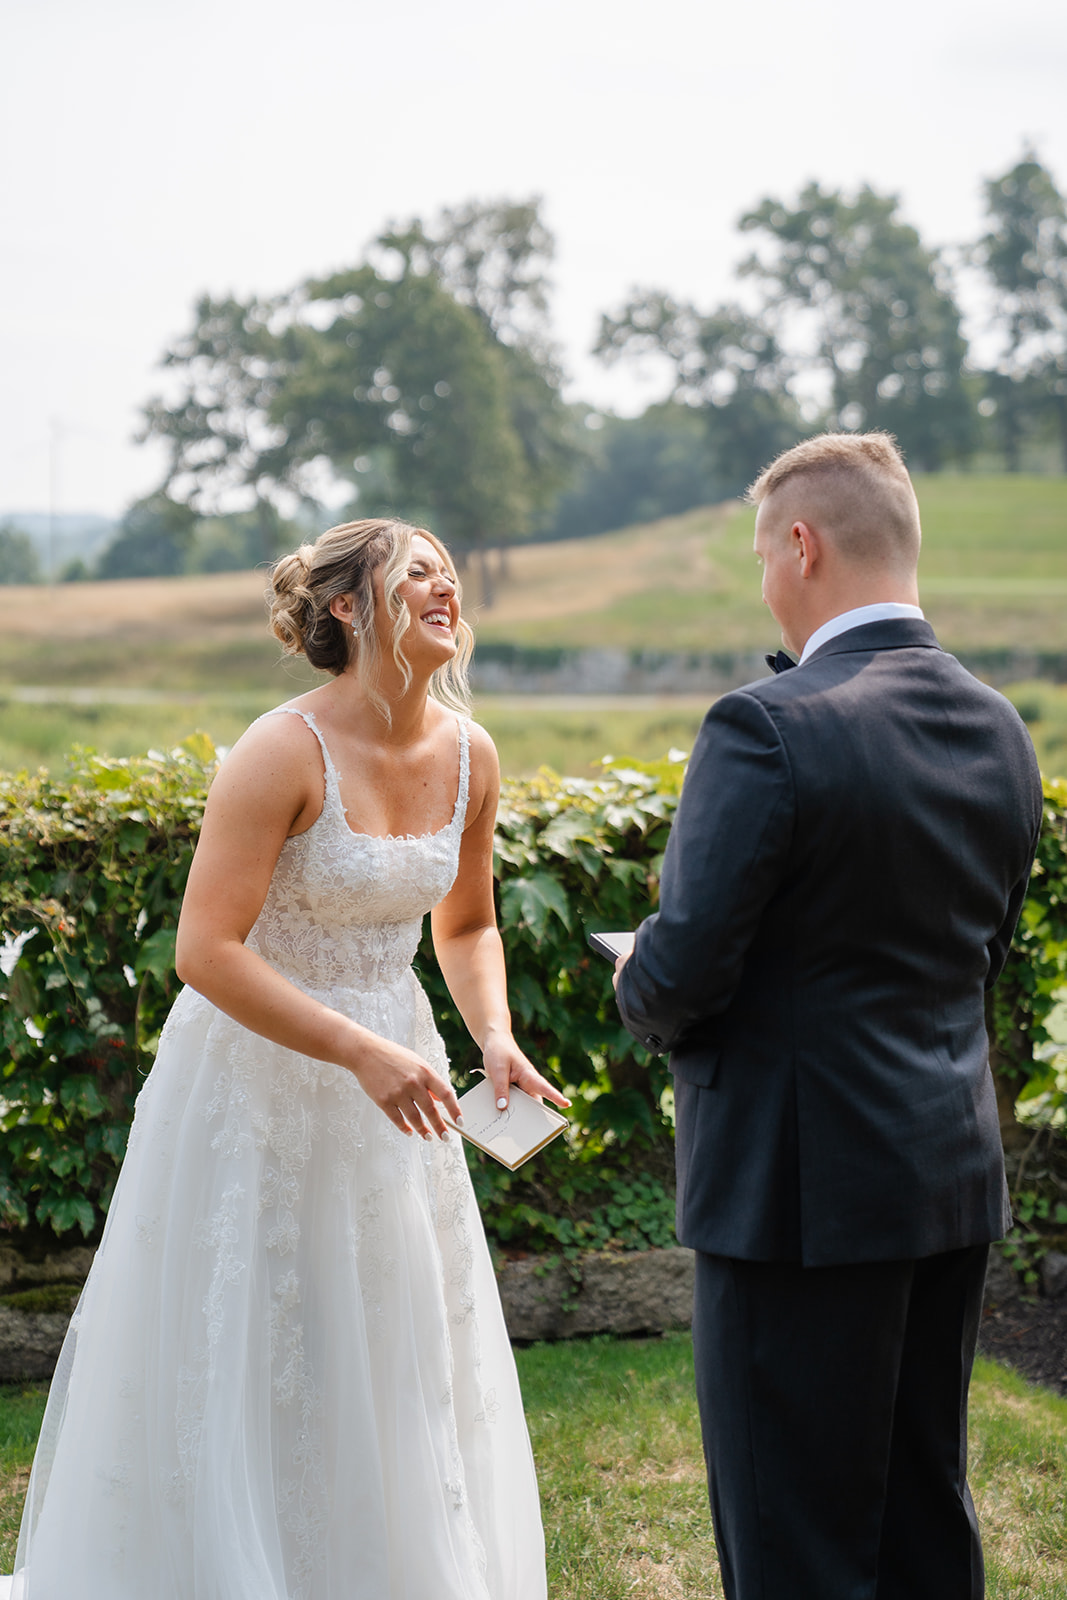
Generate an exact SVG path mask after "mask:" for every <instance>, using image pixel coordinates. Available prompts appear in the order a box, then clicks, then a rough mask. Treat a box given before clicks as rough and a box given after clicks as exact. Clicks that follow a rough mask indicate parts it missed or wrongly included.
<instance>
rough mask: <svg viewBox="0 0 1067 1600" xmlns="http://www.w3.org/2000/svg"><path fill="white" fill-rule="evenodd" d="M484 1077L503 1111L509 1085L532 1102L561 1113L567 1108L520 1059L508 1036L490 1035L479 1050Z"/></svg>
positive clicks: (552, 1088) (555, 1091)
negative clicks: (556, 1108)
mask: <svg viewBox="0 0 1067 1600" xmlns="http://www.w3.org/2000/svg"><path fill="white" fill-rule="evenodd" d="M482 1064H483V1066H484V1067H485V1075H486V1077H487V1078H488V1079H489V1082H490V1083H491V1084H492V1085H493V1093H494V1095H495V1096H496V1103H497V1105H498V1106H499V1107H500V1108H501V1110H503V1108H504V1106H506V1105H507V1102H508V1096H509V1094H510V1091H511V1086H512V1084H514V1085H515V1087H516V1088H518V1089H522V1090H524V1091H525V1092H526V1094H529V1095H533V1097H534V1099H536V1100H551V1101H552V1103H553V1105H557V1106H561V1107H563V1108H564V1109H565V1108H566V1107H567V1106H569V1105H570V1101H569V1100H568V1099H567V1097H566V1095H563V1094H560V1092H559V1090H558V1089H557V1088H555V1086H554V1085H553V1084H551V1083H549V1081H548V1079H547V1078H543V1077H542V1076H541V1074H540V1073H539V1072H538V1070H537V1068H536V1067H535V1066H534V1065H533V1062H532V1061H530V1059H529V1058H528V1057H527V1056H524V1055H523V1053H522V1051H521V1050H520V1049H519V1047H518V1045H517V1044H516V1043H515V1040H514V1039H513V1038H512V1036H511V1034H510V1033H507V1034H491V1035H490V1036H489V1037H488V1038H487V1039H486V1042H485V1046H484V1048H483V1050H482Z"/></svg>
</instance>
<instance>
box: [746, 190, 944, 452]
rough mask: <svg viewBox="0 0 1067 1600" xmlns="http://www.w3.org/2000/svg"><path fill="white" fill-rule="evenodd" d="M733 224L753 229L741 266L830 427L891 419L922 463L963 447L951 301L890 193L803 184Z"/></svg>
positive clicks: (935, 261) (884, 424)
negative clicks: (791, 198) (816, 389)
mask: <svg viewBox="0 0 1067 1600" xmlns="http://www.w3.org/2000/svg"><path fill="white" fill-rule="evenodd" d="M741 229H742V231H743V232H746V233H751V234H754V235H756V236H757V248H756V250H755V251H754V252H753V254H752V255H751V256H750V257H749V258H748V260H747V261H745V262H744V263H743V264H742V266H741V272H742V275H743V276H746V277H749V278H751V279H753V280H754V281H755V282H756V283H757V284H758V285H759V286H760V289H761V291H762V293H763V295H764V296H765V311H764V315H765V316H766V317H767V319H768V320H769V321H770V323H771V325H772V326H773V327H774V328H775V329H776V331H777V333H778V336H779V338H780V339H781V340H782V341H783V343H784V342H786V341H787V340H788V341H789V342H790V343H792V345H793V348H794V350H795V351H796V352H797V357H798V366H799V364H800V357H801V355H802V354H806V355H807V357H808V360H807V361H806V362H805V363H804V365H805V367H806V368H807V372H808V374H809V375H811V374H813V373H819V372H820V371H821V375H822V377H823V379H824V382H825V384H826V385H827V387H828V389H829V393H828V395H827V396H826V401H827V402H828V405H827V412H826V415H825V421H826V423H827V424H828V425H829V426H831V427H844V428H863V427H865V428H872V427H877V428H887V429H888V430H889V431H890V432H891V433H895V434H896V436H897V438H898V439H899V440H900V443H901V445H902V446H903V448H904V450H905V451H906V453H907V456H908V459H909V460H910V461H911V463H912V465H913V466H915V467H919V468H922V469H924V470H926V471H932V470H934V469H936V468H938V467H940V466H943V465H944V464H945V463H946V462H948V461H952V460H958V459H961V458H964V457H966V456H967V455H968V454H970V452H971V451H972V450H973V448H974V418H973V411H972V408H971V404H970V400H969V397H968V395H967V392H966V388H965V385H964V377H963V361H964V357H965V355H966V353H967V346H966V342H965V340H964V338H963V335H962V333H961V332H960V311H959V307H958V306H957V305H956V301H955V299H954V297H953V294H952V290H951V287H950V285H949V282H948V278H947V274H946V273H945V271H944V269H943V268H942V266H941V264H940V261H939V258H938V256H937V254H936V253H935V252H934V251H931V250H929V249H927V248H926V246H925V245H924V244H923V243H922V241H921V239H920V238H919V235H918V233H917V232H916V230H915V229H914V228H913V227H912V226H911V225H910V224H909V223H906V222H904V221H903V220H902V219H901V217H900V215H899V203H898V201H897V199H896V198H895V197H894V196H892V195H880V194H877V193H876V192H875V191H874V190H873V189H871V188H870V187H868V186H867V185H866V184H865V185H864V186H863V188H861V189H860V190H859V191H858V192H857V194H856V195H855V196H854V197H852V198H851V199H850V198H848V197H847V196H845V195H843V194H841V193H840V192H839V191H838V190H831V189H822V188H820V186H819V185H818V184H817V183H811V184H808V186H807V187H806V188H805V189H804V190H803V191H802V193H801V195H800V197H799V199H798V200H797V203H796V205H795V206H793V207H792V208H790V207H789V206H787V205H785V204H784V203H783V202H782V201H780V200H775V199H766V200H763V201H762V202H761V203H760V205H758V206H757V207H756V209H755V210H754V211H750V212H748V213H747V214H746V215H745V216H743V217H742V218H741ZM820 398H821V397H820Z"/></svg>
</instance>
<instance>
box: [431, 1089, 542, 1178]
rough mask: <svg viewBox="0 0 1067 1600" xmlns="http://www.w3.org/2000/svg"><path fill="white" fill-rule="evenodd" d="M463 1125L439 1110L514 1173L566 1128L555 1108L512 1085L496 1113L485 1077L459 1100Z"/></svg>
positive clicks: (457, 1127)
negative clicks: (503, 1105)
mask: <svg viewBox="0 0 1067 1600" xmlns="http://www.w3.org/2000/svg"><path fill="white" fill-rule="evenodd" d="M459 1109H460V1112H461V1114H462V1116H463V1126H462V1127H459V1125H458V1124H457V1123H455V1122H453V1121H452V1119H451V1117H450V1116H449V1115H448V1113H447V1111H445V1110H444V1108H443V1107H442V1109H441V1115H442V1117H443V1118H444V1120H445V1121H446V1122H447V1123H448V1125H449V1127H450V1128H455V1129H456V1131H457V1132H458V1133H461V1134H462V1135H463V1137H464V1138H465V1139H469V1140H470V1142H471V1144H473V1145H477V1147H478V1149H479V1150H484V1151H485V1153H486V1155H490V1156H492V1157H493V1159H494V1161H499V1162H500V1164H501V1165H502V1166H505V1167H507V1168H508V1170H509V1172H514V1171H515V1169H516V1167H521V1166H522V1164H523V1162H524V1161H529V1159H530V1157H531V1156H535V1155H536V1154H537V1152H538V1150H543V1149H544V1147H545V1145H546V1144H551V1142H552V1140H553V1139H555V1138H557V1137H558V1136H559V1135H560V1134H561V1133H562V1132H563V1130H564V1128H565V1127H566V1126H567V1119H566V1117H565V1116H563V1115H562V1113H560V1112H559V1111H557V1110H556V1108H555V1107H554V1106H549V1105H545V1103H544V1101H542V1100H535V1099H534V1097H533V1096H532V1095H529V1094H526V1093H525V1091H524V1090H522V1089H517V1088H516V1087H515V1085H514V1084H512V1086H511V1089H510V1092H509V1096H508V1107H507V1110H506V1111H498V1110H497V1104H496V1091H495V1090H494V1088H493V1085H492V1084H491V1083H490V1082H489V1079H488V1078H483V1079H482V1080H481V1082H480V1083H476V1084H475V1085H474V1088H473V1089H468V1090H467V1092H466V1094H461V1095H460V1097H459Z"/></svg>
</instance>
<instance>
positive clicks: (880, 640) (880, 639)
mask: <svg viewBox="0 0 1067 1600" xmlns="http://www.w3.org/2000/svg"><path fill="white" fill-rule="evenodd" d="M940 648H941V646H940V645H939V644H938V642H937V636H936V635H935V633H934V630H933V628H931V626H930V624H929V623H928V622H925V621H921V620H920V619H919V618H918V617H890V618H888V619H887V620H886V621H884V622H865V623H861V624H860V626H859V627H858V628H847V629H846V630H845V632H844V633H838V634H836V635H835V636H834V638H832V639H828V640H827V641H826V643H825V644H821V645H820V646H819V648H818V649H817V650H813V651H812V653H811V655H810V656H809V657H808V659H807V661H805V663H804V665H805V666H806V667H810V666H811V663H812V662H813V661H821V660H822V658H823V657H824V656H836V655H848V654H852V653H854V652H856V651H867V650H915V649H919V650H940Z"/></svg>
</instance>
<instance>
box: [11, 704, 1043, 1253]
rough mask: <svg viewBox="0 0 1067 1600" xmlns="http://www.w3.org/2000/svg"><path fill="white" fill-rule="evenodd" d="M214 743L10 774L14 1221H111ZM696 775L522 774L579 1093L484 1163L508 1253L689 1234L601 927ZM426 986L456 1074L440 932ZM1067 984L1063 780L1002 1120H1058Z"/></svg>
mask: <svg viewBox="0 0 1067 1600" xmlns="http://www.w3.org/2000/svg"><path fill="white" fill-rule="evenodd" d="M214 765H215V757H214V751H213V749H212V747H211V745H210V742H209V741H208V740H207V739H206V738H205V737H204V736H202V735H200V736H195V737H194V738H192V739H189V740H186V742H185V743H184V745H182V746H179V747H178V748H176V749H175V750H172V751H171V752H170V753H169V754H166V755H165V754H162V753H160V752H152V753H150V754H149V755H148V756H145V757H140V758H131V759H129V760H108V759H104V758H102V757H99V756H97V755H95V754H93V753H92V752H91V751H75V752H74V755H73V756H72V758H71V762H70V768H69V771H68V772H67V774H66V775H57V776H50V775H49V774H47V773H45V772H41V773H39V774H38V775H37V776H36V777H33V778H31V777H29V776H28V775H27V774H25V773H23V774H20V775H19V776H18V777H16V778H0V932H2V936H3V937H2V942H0V1000H2V1001H3V1004H2V1009H0V1078H2V1099H0V1224H2V1225H3V1226H6V1227H7V1228H8V1229H18V1230H22V1231H24V1232H28V1233H29V1234H31V1235H32V1234H33V1233H35V1232H37V1231H39V1230H46V1231H51V1232H52V1233H54V1234H59V1235H70V1234H72V1233H74V1232H75V1230H80V1232H81V1233H82V1234H84V1235H85V1236H87V1237H91V1236H93V1235H95V1234H96V1233H97V1232H98V1230H99V1228H100V1226H101V1224H102V1219H103V1215H104V1213H105V1211H106V1209H107V1204H108V1201H109V1198H110V1195H111V1192H112V1189H113V1187H114V1183H115V1179H116V1176H117V1174H118V1169H119V1166H120V1163H121V1160H122V1155H123V1152H124V1150H125V1144H126V1137H127V1132H128V1128H129V1123H130V1118H131V1115H132V1108H133V1101H134V1098H135V1096H136V1093H137V1090H138V1088H139V1086H140V1084H141V1082H142V1081H143V1078H144V1076H145V1074H146V1073H147V1071H148V1070H149V1068H150V1066H151V1064H152V1059H153V1056H154V1052H155V1048H156V1043H157V1041H158V1036H159V1030H160V1027H161V1025H162V1022H163V1019H164V1016H165V1014H166V1010H167V1008H168V1006H169V1004H170V1002H171V1000H172V999H173V996H174V993H175V988H176V980H175V978H174V971H173V956H174V928H175V923H176V919H177V911H178V906H179V903H180V899H181V893H182V889H183V886H184V882H185V877H186V874H187V872H188V868H189V862H190V859H191V856H192V850H193V846H194V842H195V839H196V835H197V832H198V829H199V824H200V820H201V817H202V813H203V805H204V800H205V797H206V793H207V787H208V784H209V782H210V778H211V775H212V772H213V770H214ZM682 773H683V758H682V756H681V753H680V752H672V753H671V755H670V756H668V758H666V759H665V760H663V761H660V762H655V763H647V764H645V763H627V764H625V765H622V764H619V765H612V766H606V767H605V769H604V770H603V772H602V774H601V775H600V776H598V777H595V778H593V779H588V780H586V779H575V778H568V779H561V778H558V777H556V776H555V775H554V774H552V773H550V772H548V771H543V772H542V773H541V774H539V775H538V776H537V777H535V778H532V779H527V780H523V781H510V782H508V783H507V784H506V785H505V788H504V793H503V797H502V802H501V808H500V816H499V822H498V829H497V878H498V885H499V908H500V917H501V925H502V928H503V933H504V939H505V943H506V947H507V952H508V964H509V973H510V993H511V1000H512V1006H513V1011H514V1015H515V1026H516V1035H517V1037H518V1039H519V1041H520V1043H521V1044H522V1046H523V1047H524V1048H525V1049H526V1050H527V1051H528V1052H529V1053H530V1055H531V1056H532V1057H533V1059H534V1060H535V1061H537V1062H538V1063H539V1064H542V1065H543V1066H545V1067H546V1068H547V1069H548V1071H549V1072H550V1073H552V1074H553V1075H554V1076H555V1077H556V1078H557V1079H558V1081H560V1082H561V1083H562V1084H563V1085H564V1086H565V1087H566V1089H567V1092H568V1093H569V1094H570V1096H571V1098H572V1099H573V1101H574V1111H573V1113H572V1116H573V1135H572V1136H571V1137H570V1138H569V1139H568V1140H567V1141H566V1142H564V1141H558V1142H557V1143H556V1144H555V1145H554V1146H552V1147H551V1148H550V1149H549V1150H548V1151H546V1152H543V1153H542V1155H541V1156H540V1157H538V1159H537V1160H536V1161H535V1162H533V1163H531V1164H530V1165H529V1166H528V1167H527V1168H525V1169H524V1170H523V1171H521V1172H519V1173H517V1174H511V1173H508V1172H506V1171H505V1169H504V1168H502V1167H499V1166H497V1165H496V1164H495V1163H493V1162H490V1161H488V1160H487V1159H485V1158H482V1157H478V1156H477V1155H475V1156H473V1157H472V1168H473V1172H474V1178H475V1185H476V1188H477V1189H478V1191H479V1198H480V1200H481V1202H482V1205H483V1213H484V1215H485V1218H486V1224H487V1229H488V1231H489V1233H490V1235H491V1237H492V1238H493V1239H494V1241H495V1242H496V1244H497V1246H498V1247H501V1248H504V1249H507V1250H511V1251H515V1250H520V1251H521V1250H526V1249H535V1250H549V1251H557V1252H560V1253H562V1254H563V1255H564V1256H565V1257H568V1258H569V1257H573V1256H574V1255H576V1254H577V1253H578V1251H579V1250H580V1249H583V1248H589V1247H591V1246H596V1247H609V1248H610V1247H615V1248H642V1247H645V1246H647V1245H649V1244H669V1243H671V1242H672V1241H673V1233H672V1227H671V1224H672V1211H671V1199H670V1190H671V1169H672V1157H671V1135H672V1109H673V1107H672V1099H671V1092H670V1087H669V1078H668V1075H667V1072H666V1066H665V1063H664V1062H663V1061H661V1060H660V1059H659V1058H649V1057H648V1055H647V1054H646V1052H645V1051H644V1050H643V1049H642V1048H641V1047H640V1046H639V1045H637V1044H636V1043H635V1042H634V1041H633V1040H632V1039H631V1037H630V1035H629V1034H628V1033H626V1031H625V1030H624V1029H623V1028H622V1026H621V1024H620V1022H619V1020H618V1016H617V1013H616V1011H615V1007H614V1004H613V1000H612V991H611V968H610V966H609V964H608V963H607V962H606V961H604V960H602V959H601V958H599V957H596V956H594V955H593V954H592V953H591V952H590V950H589V949H588V946H587V944H586V931H587V930H588V929H597V928H611V927H614V928H618V927H628V926H632V925H633V924H634V923H636V922H637V921H638V920H639V919H640V918H641V917H642V916H644V915H646V914H647V912H648V910H649V907H650V905H651V904H654V902H655V898H656V893H657V888H658V877H659V869H660V862H661V859H662V853H663V849H664V846H665V844H666V840H667V835H668V832H669V828H670V821H671V818H672V816H673V813H674V809H675V805H676V803H677V797H678V793H679V791H680V786H681V777H682ZM419 965H420V970H421V976H422V978H423V981H424V982H425V984H426V986H427V988H428V990H429V992H430V995H431V1000H432V1002H433V1005H434V1008H435V1011H436V1012H437V1015H438V1017H439V1019H440V1024H441V1029H442V1033H443V1035H444V1037H445V1042H446V1045H447V1047H448V1050H449V1055H450V1058H451V1060H452V1063H453V1067H454V1069H455V1071H456V1073H457V1075H458V1076H459V1077H460V1078H461V1079H463V1078H466V1077H468V1076H469V1074H470V1073H471V1071H472V1070H473V1069H474V1068H475V1066H476V1065H477V1053H476V1052H475V1051H474V1049H473V1047H472V1046H471V1043H470V1041H469V1039H468V1038H467V1036H466V1034H465V1032H464V1030H463V1028H462V1025H461V1023H460V1021H459V1018H458V1016H457V1015H456V1012H455V1008H454V1007H453V1005H452V1003H451V1000H450V998H449V996H448V994H447V991H446V990H445V989H444V986H443V983H442V980H441V978H440V975H439V973H438V971H437V967H436V963H435V961H434V959H433V955H432V951H431V949H430V947H429V943H428V941H427V943H426V944H424V946H423V948H422V951H421V953H420V960H419ZM1065 981H1067V784H1065V783H1062V782H1058V781H1057V782H1050V783H1047V784H1046V805H1045V823H1044V829H1043V833H1042V839H1041V848H1040V852H1039V857H1038V867H1037V870H1036V872H1035V877H1034V881H1033V885H1032V888H1031V893H1030V896H1029V899H1028V900H1027V903H1026V907H1025V910H1024V913H1023V919H1022V922H1021V925H1020V929H1019V934H1018V936H1017V939H1016V943H1015V946H1014V949H1013V952H1012V955H1011V958H1010V961H1009V965H1008V969H1007V972H1006V974H1005V977H1004V979H1003V981H1002V983H1001V985H1000V986H999V988H998V990H997V991H996V999H995V1003H994V1007H993V1010H992V1013H991V1021H992V1024H993V1031H994V1041H995V1066H996V1069H997V1075H998V1084H999V1086H1000V1090H1001V1098H1002V1104H1003V1107H1004V1120H1005V1125H1006V1127H1007V1128H1008V1129H1009V1130H1010V1129H1011V1128H1012V1127H1013V1126H1014V1123H1013V1120H1012V1114H1011V1108H1012V1104H1013V1102H1014V1101H1015V1099H1016V1097H1017V1096H1020V1095H1021V1097H1022V1099H1021V1104H1022V1105H1023V1106H1025V1107H1026V1108H1027V1111H1028V1115H1029V1116H1030V1117H1031V1118H1033V1117H1035V1116H1036V1117H1037V1118H1039V1119H1044V1121H1045V1122H1047V1123H1054V1122H1055V1119H1056V1118H1057V1117H1059V1118H1060V1120H1062V1117H1063V1108H1064V1106H1065V1104H1067V1083H1064V1082H1061V1081H1060V1079H1061V1078H1062V1077H1063V1060H1062V1056H1058V1055H1057V1053H1056V1045H1055V1041H1054V1040H1051V1039H1050V1037H1049V1023H1050V1018H1051V1016H1052V1013H1053V1010H1054V1007H1055V1005H1056V1002H1057V994H1058V991H1059V990H1060V989H1061V988H1062V987H1063V985H1064V983H1065Z"/></svg>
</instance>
